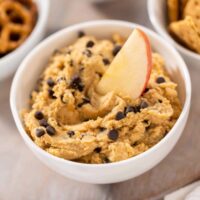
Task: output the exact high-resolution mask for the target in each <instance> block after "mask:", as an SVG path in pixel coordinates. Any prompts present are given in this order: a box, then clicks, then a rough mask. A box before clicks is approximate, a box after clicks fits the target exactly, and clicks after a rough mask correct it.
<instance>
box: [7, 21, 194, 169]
mask: <svg viewBox="0 0 200 200" xmlns="http://www.w3.org/2000/svg"><path fill="white" fill-rule="evenodd" d="M105 25H110V26H112V25H114V26H119V27H120V26H121V27H127V28H135V27H139V28H141V29H142V30H144V32H146V33H147V35H151V37H153V38H156V39H157V40H159V43H163V45H164V46H166V47H167V49H170V50H171V51H172V52H173V54H175V55H176V57H177V59H178V60H179V62H180V63H181V68H180V69H181V70H182V71H183V76H184V77H183V78H184V82H187V84H185V94H186V97H185V102H184V105H183V109H182V112H181V114H180V116H179V118H178V120H177V121H176V123H175V124H174V126H173V127H172V129H171V130H170V131H169V132H168V134H167V135H166V136H165V137H164V138H163V139H162V140H160V141H159V142H158V143H157V144H155V145H154V146H153V147H151V148H150V149H148V150H147V151H145V152H143V153H141V154H139V155H137V156H134V157H131V158H128V159H126V160H122V161H118V162H113V163H105V164H87V163H79V162H74V161H71V160H65V159H63V158H60V157H56V156H54V155H52V154H50V153H48V152H46V151H44V150H43V149H42V148H40V147H39V146H37V145H36V144H35V143H34V142H33V141H32V140H31V138H30V137H29V136H28V134H27V133H26V131H25V129H24V126H23V123H22V121H21V119H20V117H19V114H18V111H17V108H16V104H15V97H16V93H17V84H18V81H19V80H20V77H21V74H23V70H24V68H26V66H27V65H26V63H27V62H28V61H29V60H30V59H31V57H32V55H35V54H37V53H38V52H39V51H40V49H42V47H43V46H45V45H46V44H48V43H49V42H51V41H53V40H56V38H58V37H63V36H64V35H66V34H67V33H68V32H77V31H78V30H84V29H87V28H89V27H95V26H105ZM190 101H191V80H190V75H189V72H188V69H187V67H186V64H185V62H184V60H183V59H182V57H181V56H180V54H179V53H178V52H177V50H176V49H174V48H173V46H171V45H170V44H168V43H167V42H166V41H165V40H164V39H163V38H161V36H159V35H158V34H157V33H155V32H153V31H152V30H150V29H148V28H146V27H144V26H141V25H138V24H136V23H131V22H126V21H122V20H93V21H87V22H82V23H79V24H75V25H72V26H69V27H67V28H64V29H62V30H60V31H58V32H56V33H54V34H52V35H51V36H49V37H47V38H46V39H45V40H44V41H42V42H41V43H40V44H38V45H37V46H36V47H35V48H34V49H33V50H32V51H31V52H30V53H29V55H28V56H27V57H26V58H25V59H24V60H23V62H22V63H21V65H20V66H19V68H18V70H17V72H16V74H15V77H14V79H13V82H12V86H11V91H10V106H11V111H12V115H13V118H14V120H15V123H16V126H17V128H18V131H19V133H20V135H21V136H22V138H23V139H24V141H25V143H27V145H28V146H29V148H31V150H32V151H33V152H34V153H35V152H37V153H38V154H42V156H44V157H47V159H51V160H53V161H55V162H60V163H62V164H64V165H66V164H67V165H71V166H76V167H88V168H98V169H100V168H104V169H105V168H110V167H117V166H122V165H127V164H129V162H133V161H135V160H137V159H138V160H139V159H142V158H143V157H145V156H148V155H149V154H151V153H152V152H155V151H156V150H157V149H158V148H160V146H161V145H163V143H165V142H166V141H167V140H168V139H169V138H170V137H171V135H172V134H175V133H174V130H175V129H177V127H178V126H181V123H182V121H183V120H184V118H185V116H187V113H188V111H189V108H190ZM33 149H34V150H33Z"/></svg>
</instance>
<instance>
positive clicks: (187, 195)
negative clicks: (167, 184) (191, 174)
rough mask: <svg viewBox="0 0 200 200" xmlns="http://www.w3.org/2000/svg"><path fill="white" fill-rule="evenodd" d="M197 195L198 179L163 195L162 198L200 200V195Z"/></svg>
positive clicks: (199, 186) (198, 192)
mask: <svg viewBox="0 0 200 200" xmlns="http://www.w3.org/2000/svg"><path fill="white" fill-rule="evenodd" d="M196 189H197V192H196ZM197 195H200V181H197V182H194V183H192V184H190V185H187V186H185V187H183V188H181V189H179V190H177V191H174V192H172V193H171V194H168V195H167V196H165V198H164V200H200V196H197ZM193 197H194V198H193Z"/></svg>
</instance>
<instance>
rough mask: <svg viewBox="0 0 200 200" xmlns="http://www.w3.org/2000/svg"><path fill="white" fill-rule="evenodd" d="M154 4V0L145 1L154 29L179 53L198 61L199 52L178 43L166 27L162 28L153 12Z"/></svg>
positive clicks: (199, 58)
mask: <svg viewBox="0 0 200 200" xmlns="http://www.w3.org/2000/svg"><path fill="white" fill-rule="evenodd" d="M155 5H157V4H156V0H148V2H147V9H148V15H149V18H150V21H151V23H152V25H153V27H154V28H155V30H156V31H157V32H158V33H159V34H160V35H161V36H163V37H164V38H166V39H167V40H168V41H169V42H170V43H171V44H172V45H174V46H175V48H177V49H178V50H179V51H180V52H181V53H183V54H184V55H187V56H189V57H192V58H193V59H196V60H199V61H200V54H198V53H196V52H194V51H192V50H190V49H188V48H186V47H184V46H182V45H180V44H179V43H178V42H177V41H176V40H175V39H173V37H172V36H171V35H170V34H169V33H168V31H167V29H165V28H162V27H161V26H160V25H159V23H158V20H157V15H156V13H155V12H154V7H155Z"/></svg>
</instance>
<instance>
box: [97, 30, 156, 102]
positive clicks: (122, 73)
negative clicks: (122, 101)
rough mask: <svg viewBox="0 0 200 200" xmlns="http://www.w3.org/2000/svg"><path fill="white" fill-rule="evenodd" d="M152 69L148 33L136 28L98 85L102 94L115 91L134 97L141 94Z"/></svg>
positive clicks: (98, 89)
mask: <svg viewBox="0 0 200 200" xmlns="http://www.w3.org/2000/svg"><path fill="white" fill-rule="evenodd" d="M151 69H152V52H151V45H150V42H149V39H148V37H147V36H146V34H145V33H144V32H143V31H141V30H140V29H134V30H133V32H132V33H131V35H130V36H129V38H128V40H127V41H126V42H125V44H124V45H123V47H122V48H121V50H120V51H119V52H118V54H117V55H116V56H115V58H114V59H113V61H112V63H111V64H110V66H109V68H108V69H107V71H106V72H105V73H104V75H103V76H102V78H101V80H100V81H99V83H98V85H97V91H98V92H99V93H101V94H106V93H107V92H110V91H114V92H115V93H117V94H119V95H125V96H129V97H131V98H133V99H136V98H138V97H139V96H141V94H142V93H143V91H144V90H145V88H146V85H147V83H148V81H149V78H150V74H151Z"/></svg>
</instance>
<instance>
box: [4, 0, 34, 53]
mask: <svg viewBox="0 0 200 200" xmlns="http://www.w3.org/2000/svg"><path fill="white" fill-rule="evenodd" d="M20 1H25V0H18V1H14V0H0V54H5V53H8V52H10V51H12V50H14V49H15V48H17V47H18V46H19V45H21V43H22V42H23V41H24V40H25V39H26V38H27V37H28V35H29V34H30V32H31V31H32V29H33V27H34V24H35V20H36V14H35V13H36V12H37V11H36V10H34V11H33V10H31V9H32V8H33V9H36V8H34V7H32V8H31V6H30V5H29V8H27V7H26V6H28V5H26V4H25V5H23V4H22V3H21V2H20ZM26 2H29V1H28V0H26Z"/></svg>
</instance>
